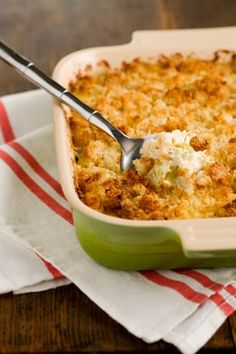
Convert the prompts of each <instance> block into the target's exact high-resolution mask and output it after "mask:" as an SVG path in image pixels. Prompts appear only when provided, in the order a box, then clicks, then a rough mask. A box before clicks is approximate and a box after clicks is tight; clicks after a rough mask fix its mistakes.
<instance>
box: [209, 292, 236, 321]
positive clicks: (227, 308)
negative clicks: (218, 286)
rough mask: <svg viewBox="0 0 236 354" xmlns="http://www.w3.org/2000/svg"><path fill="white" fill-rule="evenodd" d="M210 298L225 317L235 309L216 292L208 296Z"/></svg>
mask: <svg viewBox="0 0 236 354" xmlns="http://www.w3.org/2000/svg"><path fill="white" fill-rule="evenodd" d="M210 300H211V301H213V302H214V303H215V304H216V305H217V306H218V307H219V309H220V310H221V311H223V313H224V314H225V316H226V317H228V316H230V315H231V314H232V313H233V312H234V311H235V309H234V307H233V306H231V305H230V304H229V303H228V302H226V301H225V299H224V298H223V296H221V295H220V294H218V293H215V294H213V295H212V296H211V297H210Z"/></svg>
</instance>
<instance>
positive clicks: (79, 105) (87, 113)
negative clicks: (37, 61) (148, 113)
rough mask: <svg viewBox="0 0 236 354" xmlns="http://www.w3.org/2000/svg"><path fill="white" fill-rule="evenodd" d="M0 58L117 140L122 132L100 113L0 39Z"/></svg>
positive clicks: (121, 135)
mask: <svg viewBox="0 0 236 354" xmlns="http://www.w3.org/2000/svg"><path fill="white" fill-rule="evenodd" d="M0 58H1V59H3V60H4V61H5V62H6V63H7V64H9V65H11V66H13V67H14V68H15V69H16V70H17V71H18V72H19V73H20V74H22V75H23V76H24V77H25V78H26V79H28V80H29V81H31V82H33V83H34V84H35V85H36V86H39V87H40V88H42V89H44V90H45V91H47V92H48V93H50V94H51V95H52V96H54V97H55V98H56V99H57V100H58V101H60V102H62V103H64V104H66V105H68V106H69V107H71V108H73V109H74V110H75V111H76V112H78V113H79V114H80V115H81V116H82V117H83V118H85V119H86V120H87V121H89V122H90V123H91V124H93V125H95V126H96V127H98V128H99V129H101V130H103V131H104V132H105V133H107V134H108V135H110V136H111V137H112V138H114V139H116V140H119V139H120V138H121V137H123V136H124V134H123V133H122V132H121V131H120V130H119V129H117V128H116V127H114V126H113V125H112V124H111V123H110V122H108V121H107V120H106V119H105V118H104V117H103V116H102V115H101V114H100V113H98V112H97V111H95V110H94V109H92V108H91V107H89V106H87V105H86V104H85V103H83V102H82V101H80V100H79V99H78V98H77V97H75V96H74V95H73V94H72V93H70V92H69V91H68V90H67V89H65V88H64V87H62V86H61V85H60V84H58V83H57V82H56V81H54V80H53V79H51V78H50V77H49V76H47V75H46V74H45V73H44V72H42V71H41V70H40V69H39V68H37V67H36V66H35V65H34V63H32V62H31V61H29V60H28V59H26V58H25V57H23V56H22V55H20V54H18V53H17V52H15V51H14V50H13V49H11V48H9V47H8V46H7V45H6V44H5V43H3V42H2V41H0Z"/></svg>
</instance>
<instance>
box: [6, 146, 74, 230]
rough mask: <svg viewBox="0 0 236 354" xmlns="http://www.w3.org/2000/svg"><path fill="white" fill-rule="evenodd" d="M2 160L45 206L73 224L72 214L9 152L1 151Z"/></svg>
mask: <svg viewBox="0 0 236 354" xmlns="http://www.w3.org/2000/svg"><path fill="white" fill-rule="evenodd" d="M0 158H1V159H2V160H3V161H4V162H5V163H6V164H7V165H8V166H9V167H10V168H11V169H12V171H13V172H14V173H15V174H16V175H17V176H18V177H19V178H20V180H21V181H22V182H23V183H24V185H25V186H26V187H27V188H28V189H30V190H31V192H32V193H33V194H34V195H36V196H37V197H38V198H39V199H40V200H41V201H42V202H43V203H44V204H46V205H47V206H48V207H49V208H50V209H52V210H53V211H55V212H56V213H57V214H58V215H60V216H61V217H62V218H63V219H65V220H66V221H68V222H69V223H70V224H73V220H72V214H71V212H70V211H68V210H67V209H66V208H64V207H63V206H62V205H61V204H59V203H58V202H57V201H56V200H55V199H53V198H52V197H51V196H50V195H49V194H48V193H47V192H45V191H44V190H43V189H42V188H41V187H40V186H39V185H37V183H35V182H34V180H33V179H32V178H31V177H30V176H29V175H28V174H27V173H26V172H25V171H24V170H23V168H22V167H21V166H20V165H19V164H18V162H16V161H15V160H14V159H13V158H12V157H11V156H10V155H9V154H8V153H7V152H5V151H3V150H1V151H0Z"/></svg>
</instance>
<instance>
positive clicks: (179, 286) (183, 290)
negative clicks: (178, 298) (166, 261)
mask: <svg viewBox="0 0 236 354" xmlns="http://www.w3.org/2000/svg"><path fill="white" fill-rule="evenodd" d="M140 274H142V275H143V276H144V277H145V278H146V279H148V280H150V281H152V282H153V283H155V284H158V285H161V286H165V287H167V288H170V289H173V290H175V291H176V292H178V293H179V294H180V295H182V296H183V297H185V298H186V299H188V300H190V301H192V302H195V303H198V304H203V303H204V302H205V301H206V300H207V299H208V297H207V296H206V295H205V294H202V293H200V292H198V291H195V290H194V289H192V288H191V287H190V286H189V285H187V284H185V283H184V282H182V281H179V280H173V279H170V278H168V277H166V276H164V275H162V274H160V273H158V272H156V271H146V270H145V271H141V272H140Z"/></svg>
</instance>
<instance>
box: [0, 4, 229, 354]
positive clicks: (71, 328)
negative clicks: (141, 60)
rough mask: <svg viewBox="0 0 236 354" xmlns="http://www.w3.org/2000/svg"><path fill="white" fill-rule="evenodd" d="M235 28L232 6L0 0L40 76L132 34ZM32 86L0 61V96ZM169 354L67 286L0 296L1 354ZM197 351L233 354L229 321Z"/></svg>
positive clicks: (0, 23) (10, 29)
mask: <svg viewBox="0 0 236 354" xmlns="http://www.w3.org/2000/svg"><path fill="white" fill-rule="evenodd" d="M233 25H236V0H0V35H1V38H2V39H3V40H5V41H6V42H8V43H9V44H10V45H11V46H12V47H14V48H15V49H16V50H18V51H19V52H21V53H23V54H24V55H25V56H27V57H29V59H31V60H32V61H34V62H35V63H36V64H37V65H38V66H39V67H41V68H42V69H43V70H44V71H45V72H47V73H51V72H52V69H53V67H54V66H55V64H56V63H57V61H58V60H59V59H60V58H62V57H63V56H64V55H65V54H67V53H69V52H71V51H73V50H76V49H79V48H86V47H92V46H99V45H109V44H121V43H125V42H128V41H129V40H130V37H131V33H132V32H133V31H134V30H137V29H159V28H170V29H171V28H195V27H217V26H233ZM32 88H33V86H32V85H31V84H29V83H28V82H26V81H25V80H24V79H22V77H20V76H19V75H18V74H17V73H15V72H14V71H13V70H12V69H11V68H8V67H7V66H6V65H5V64H3V63H0V95H4V94H9V93H14V92H19V91H23V90H28V89H32ZM32 352H34V353H59V352H64V353H76V352H77V353H82V352H87V353H98V352H99V353H102V352H106V353H113V352H158V353H176V352H177V350H176V349H175V348H174V347H173V346H171V345H168V344H165V343H164V342H158V343H155V344H152V345H147V344H145V343H143V342H142V341H141V340H139V339H137V338H135V337H133V336H132V335H131V334H129V333H128V332H127V331H126V330H125V329H124V328H122V327H121V326H120V325H119V324H117V323H116V322H115V321H113V320H112V319H111V318H110V317H109V316H107V315H106V314H105V313H104V312H103V311H102V310H100V309H99V308H98V307H97V306H96V305H94V304H93V303H92V302H91V301H90V300H89V299H88V298H87V297H86V296H84V295H83V294H82V293H81V292H80V290H78V289H77V288H75V286H73V285H71V286H67V287H63V288H59V289H56V290H50V291H47V292H43V293H37V294H28V295H18V296H13V295H11V294H8V295H3V296H0V354H1V353H32ZM201 353H236V316H235V315H233V316H231V318H230V319H229V320H228V321H226V322H225V324H224V325H223V326H222V327H221V328H220V330H219V331H218V332H217V333H216V335H215V336H214V337H213V338H212V339H211V340H210V341H209V343H208V344H207V345H206V346H205V347H204V348H203V349H202V350H201Z"/></svg>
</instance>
